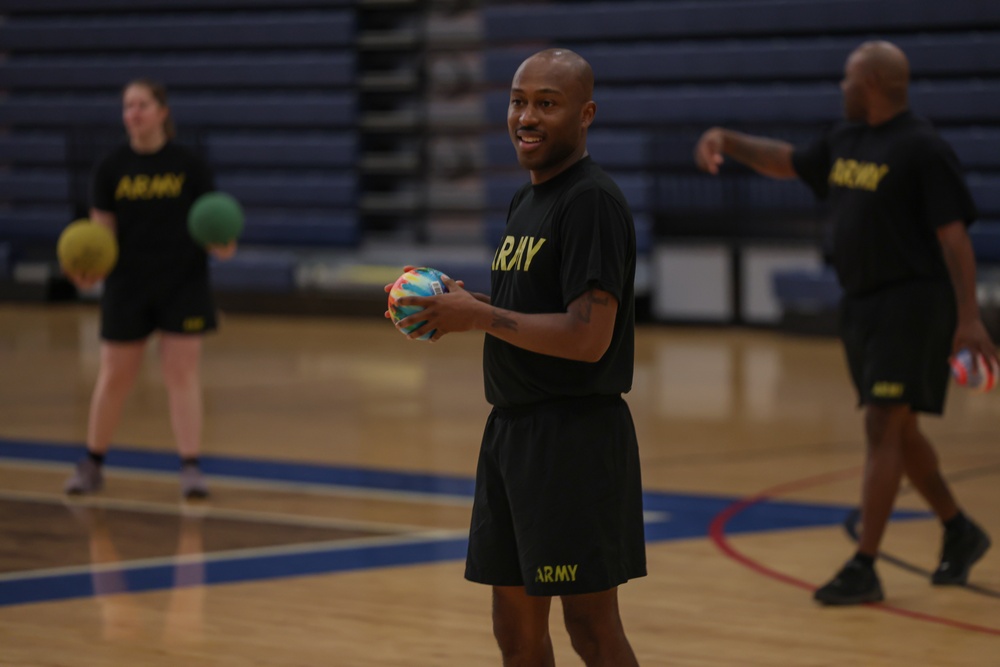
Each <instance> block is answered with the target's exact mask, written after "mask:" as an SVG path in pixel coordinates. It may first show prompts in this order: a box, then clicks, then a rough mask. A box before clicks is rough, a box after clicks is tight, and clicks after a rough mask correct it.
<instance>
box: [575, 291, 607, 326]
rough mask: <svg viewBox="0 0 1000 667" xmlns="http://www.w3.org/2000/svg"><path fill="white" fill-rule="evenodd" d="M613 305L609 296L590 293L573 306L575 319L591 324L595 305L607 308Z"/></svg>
mask: <svg viewBox="0 0 1000 667" xmlns="http://www.w3.org/2000/svg"><path fill="white" fill-rule="evenodd" d="M609 303H611V301H610V299H608V297H607V296H601V295H598V294H597V293H596V292H588V293H587V294H584V295H583V298H582V299H577V300H576V301H574V302H573V304H572V314H573V317H575V318H576V319H578V320H580V321H581V322H583V323H584V324H590V316H591V315H592V314H593V312H594V304H597V305H598V306H606V305H608V304H609Z"/></svg>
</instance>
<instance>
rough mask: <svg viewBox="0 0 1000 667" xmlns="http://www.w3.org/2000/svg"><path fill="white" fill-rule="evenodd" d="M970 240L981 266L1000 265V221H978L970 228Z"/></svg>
mask: <svg viewBox="0 0 1000 667" xmlns="http://www.w3.org/2000/svg"><path fill="white" fill-rule="evenodd" d="M969 238H970V239H971V240H972V249H973V250H974V251H975V254H976V261H977V262H978V263H979V264H980V265H989V264H997V265H1000V219H995V220H979V221H977V222H976V223H975V224H973V225H972V226H971V227H970V228H969Z"/></svg>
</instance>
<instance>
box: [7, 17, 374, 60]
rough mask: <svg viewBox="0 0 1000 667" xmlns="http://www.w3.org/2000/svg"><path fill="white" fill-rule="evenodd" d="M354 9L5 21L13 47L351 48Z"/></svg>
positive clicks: (10, 48)
mask: <svg viewBox="0 0 1000 667" xmlns="http://www.w3.org/2000/svg"><path fill="white" fill-rule="evenodd" d="M354 22H355V18H354V13H353V12H351V11H336V12H315V11H307V12H298V11H286V12H281V13H263V14H261V13H255V14H251V13H243V12H231V13H224V14H194V15H190V16H185V15H176V14H165V15H161V16H155V15H154V16H149V15H147V16H139V15H135V14H126V15H123V16H110V17H109V16H85V17H79V16H77V17H72V18H70V17H65V18H49V17H46V18H34V17H31V18H23V19H20V20H18V21H12V22H9V23H6V24H0V44H3V45H4V49H5V50H7V51H14V52H18V51H32V52H36V53H37V52H51V51H74V52H78V51H87V50H90V51H99V52H105V53H106V52H108V51H134V50H144V51H156V50H158V49H162V50H168V51H172V52H173V51H179V50H184V49H219V50H222V51H232V50H234V49H249V48H258V49H259V48H281V47H294V48H297V49H309V48H318V47H345V48H346V47H350V46H351V45H352V44H353V42H354V37H355V25H354Z"/></svg>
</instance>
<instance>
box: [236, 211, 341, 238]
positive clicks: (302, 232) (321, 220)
mask: <svg viewBox="0 0 1000 667" xmlns="http://www.w3.org/2000/svg"><path fill="white" fill-rule="evenodd" d="M241 242H242V243H245V244H251V245H253V244H255V245H262V246H267V245H278V246H311V245H328V246H344V247H351V246H356V245H358V244H360V243H361V224H360V221H359V220H358V215H357V212H356V211H355V210H353V209H340V210H338V209H331V210H319V209H307V210H301V211H299V210H287V209H250V210H248V211H247V214H246V225H245V226H244V230H243V237H242V239H241Z"/></svg>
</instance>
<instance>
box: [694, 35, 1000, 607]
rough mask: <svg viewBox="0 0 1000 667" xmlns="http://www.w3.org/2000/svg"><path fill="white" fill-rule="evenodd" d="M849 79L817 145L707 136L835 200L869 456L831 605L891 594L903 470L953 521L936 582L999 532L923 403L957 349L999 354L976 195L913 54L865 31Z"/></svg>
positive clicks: (847, 328) (827, 592)
mask: <svg viewBox="0 0 1000 667" xmlns="http://www.w3.org/2000/svg"><path fill="white" fill-rule="evenodd" d="M840 87H841V91H842V93H843V104H844V116H845V119H846V121H847V122H845V123H840V124H838V125H836V126H835V127H833V128H832V129H831V130H830V131H829V132H827V133H826V134H825V135H824V136H823V137H822V138H820V139H819V140H818V141H816V142H815V143H813V144H812V145H810V146H807V147H802V148H795V147H793V146H792V145H790V144H787V143H785V142H782V141H777V140H772V139H767V138H763V137H754V136H749V135H745V134H740V133H737V132H733V131H730V130H726V129H722V128H712V129H710V130H708V131H706V132H705V133H704V134H703V135H702V137H701V139H700V140H699V141H698V144H697V146H696V148H695V161H696V163H697V164H698V167H699V168H701V169H703V170H704V171H707V172H709V173H711V174H716V173H718V169H719V165H720V164H722V161H723V156H724V155H728V156H730V157H732V158H734V159H735V160H737V161H738V162H741V163H743V164H746V165H748V166H750V167H752V168H753V169H755V170H756V171H757V172H759V173H761V174H763V175H765V176H770V177H772V178H796V177H798V178H801V179H802V180H803V181H805V182H806V183H807V184H808V185H809V186H810V187H811V188H812V189H813V191H814V193H815V194H816V195H817V197H819V198H823V199H829V200H830V202H831V204H832V206H831V210H832V214H833V222H834V246H833V253H834V255H833V261H834V265H835V267H836V270H837V275H838V277H839V279H840V283H841V286H842V287H843V289H844V298H843V300H842V303H841V337H842V339H843V344H844V348H845V351H846V353H847V361H848V365H849V367H850V371H851V377H852V379H853V381H854V385H855V387H856V389H857V391H858V396H859V403H860V404H861V405H862V406H863V407H864V429H865V436H866V441H867V456H866V460H865V472H864V480H863V482H862V497H861V522H862V529H861V534H860V539H859V542H858V548H857V552H856V553H855V555H854V557H853V558H852V559H851V560H849V561H848V562H847V564H846V565H844V567H843V568H842V569H841V570H840V572H838V573H837V575H836V576H835V577H834V578H833V579H832V580H831V581H830V582H829V583H827V584H826V585H825V586H822V587H821V588H819V589H818V590H816V592H815V594H814V597H815V599H816V600H817V601H819V602H820V603H823V604H830V605H846V604H859V603H863V602H875V601H879V600H882V599H883V593H882V586H881V583H880V582H879V579H878V576H877V574H876V573H875V568H874V562H875V558H876V556H877V554H878V550H879V544H880V543H881V540H882V535H883V532H884V531H885V527H886V524H887V523H888V520H889V516H890V515H891V513H892V509H893V505H894V504H895V500H896V495H897V493H898V491H899V485H900V481H901V478H902V476H903V475H904V474H905V475H906V476H907V478H908V479H909V480H910V483H911V484H913V486H914V488H915V489H916V490H917V491H918V492H919V493H920V494H921V495H922V496H923V497H924V499H925V500H926V501H927V502H928V504H929V505H930V506H931V508H933V510H934V512H935V513H936V514H937V516H938V517H939V519H940V520H941V522H942V523H943V525H944V539H943V545H942V549H941V559H940V563H939V565H938V567H937V569H936V570H935V571H934V574H933V575H932V578H931V580H932V582H933V583H934V584H938V585H948V584H952V585H957V584H964V583H965V582H966V581H967V579H968V576H969V570H970V568H971V567H972V565H973V564H974V563H975V562H976V561H977V560H979V559H980V558H981V557H982V556H983V554H984V553H986V550H987V549H988V548H989V546H990V540H989V538H988V537H987V535H986V533H984V532H983V531H982V529H980V527H979V526H977V525H976V524H975V523H973V522H972V521H971V520H969V519H968V518H967V517H966V516H965V515H964V514H963V513H962V511H961V509H960V508H959V507H958V504H957V503H956V501H955V498H954V497H953V496H952V493H951V490H950V489H949V487H948V484H947V483H946V482H945V480H944V478H943V476H942V475H941V470H940V467H939V464H938V459H937V454H936V452H935V451H934V448H933V446H932V445H931V443H930V442H929V441H928V440H927V438H926V437H925V436H924V434H923V433H922V432H921V431H920V429H919V427H918V424H917V414H918V413H920V412H926V413H931V414H941V413H942V412H943V409H944V401H945V393H946V390H947V386H948V379H949V366H948V356H949V354H951V353H954V352H957V351H958V350H960V349H963V348H965V349H969V350H971V351H972V352H974V353H981V354H984V355H987V356H989V357H993V358H994V359H995V358H996V349H995V348H994V345H993V343H992V342H991V341H990V338H989V335H988V333H987V331H986V328H985V327H984V326H983V323H982V319H981V317H980V314H979V306H978V303H977V301H976V280H975V273H976V267H975V259H974V256H973V252H972V244H971V242H970V241H969V235H968V232H967V229H966V228H967V226H968V225H969V224H971V223H972V221H973V220H974V219H975V217H976V210H975V205H974V204H973V201H972V197H971V195H970V194H969V191H968V188H967V187H966V185H965V183H964V181H963V179H962V173H961V168H960V166H959V163H958V159H957V157H956V156H955V154H954V152H953V151H952V149H951V147H950V146H948V145H947V144H946V143H945V142H944V141H943V140H942V139H941V138H940V137H939V136H938V134H937V132H936V131H935V130H934V129H933V127H932V126H931V125H930V123H928V122H927V121H926V120H924V119H922V118H919V117H917V116H915V115H914V114H913V113H912V112H911V111H910V110H909V101H908V90H909V63H908V62H907V59H906V56H905V54H904V53H903V52H902V51H901V50H900V49H899V48H897V47H896V46H895V45H893V44H890V43H888V42H882V41H873V42H866V43H864V44H862V45H861V46H859V47H858V48H857V49H856V50H854V52H852V53H851V54H850V56H849V57H848V59H847V63H846V65H845V69H844V78H843V81H841V84H840Z"/></svg>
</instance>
